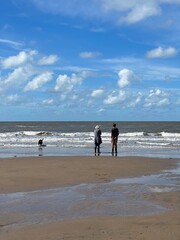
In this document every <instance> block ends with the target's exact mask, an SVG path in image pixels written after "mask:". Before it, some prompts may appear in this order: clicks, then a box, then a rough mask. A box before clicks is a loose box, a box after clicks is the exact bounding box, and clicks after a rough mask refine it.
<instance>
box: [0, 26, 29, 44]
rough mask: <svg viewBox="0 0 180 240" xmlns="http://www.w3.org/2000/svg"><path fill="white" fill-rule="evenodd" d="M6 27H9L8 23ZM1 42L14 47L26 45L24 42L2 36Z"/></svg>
mask: <svg viewBox="0 0 180 240" xmlns="http://www.w3.org/2000/svg"><path fill="white" fill-rule="evenodd" d="M5 27H8V25H6V26H4V28H5ZM0 43H5V44H8V45H11V46H14V47H21V46H23V45H24V44H23V43H20V42H15V41H11V40H9V39H2V38H0Z"/></svg>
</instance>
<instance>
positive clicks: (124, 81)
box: [118, 68, 137, 88]
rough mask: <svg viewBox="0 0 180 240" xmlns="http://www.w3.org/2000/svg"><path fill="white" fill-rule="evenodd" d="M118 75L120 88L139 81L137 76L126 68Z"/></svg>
mask: <svg viewBox="0 0 180 240" xmlns="http://www.w3.org/2000/svg"><path fill="white" fill-rule="evenodd" d="M118 75H119V80H118V85H119V87H120V88H124V87H127V86H129V85H130V84H131V82H132V81H134V80H136V79H137V76H136V75H135V74H134V72H133V71H131V70H129V69H126V68H125V69H122V70H121V71H119V73H118Z"/></svg>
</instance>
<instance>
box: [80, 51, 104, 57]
mask: <svg viewBox="0 0 180 240" xmlns="http://www.w3.org/2000/svg"><path fill="white" fill-rule="evenodd" d="M79 55H80V57H81V58H95V57H99V56H100V55H101V53H100V52H81V53H80V54H79Z"/></svg>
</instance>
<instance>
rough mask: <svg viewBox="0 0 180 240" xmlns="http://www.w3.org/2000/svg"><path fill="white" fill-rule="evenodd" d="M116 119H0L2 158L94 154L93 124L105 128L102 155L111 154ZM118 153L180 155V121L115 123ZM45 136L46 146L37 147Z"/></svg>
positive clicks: (130, 154)
mask: <svg viewBox="0 0 180 240" xmlns="http://www.w3.org/2000/svg"><path fill="white" fill-rule="evenodd" d="M112 123H113V122H0V157H1V158H4V157H15V156H77V155H84V156H85V155H88V156H91V155H93V154H94V127H95V126H96V125H97V124H98V125H100V126H101V130H102V141H103V143H102V145H101V155H111V138H110V132H111V128H112ZM116 124H117V127H118V128H119V132H120V135H119V141H118V156H150V157H165V158H171V157H172V158H174V157H175V158H179V157H180V122H116ZM40 138H43V139H44V144H45V145H46V146H45V147H41V148H40V147H39V146H38V140H39V139H40Z"/></svg>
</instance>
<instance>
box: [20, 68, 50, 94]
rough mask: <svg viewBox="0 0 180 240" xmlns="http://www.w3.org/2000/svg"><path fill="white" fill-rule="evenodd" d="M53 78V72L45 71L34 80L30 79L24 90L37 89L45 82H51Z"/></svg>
mask: <svg viewBox="0 0 180 240" xmlns="http://www.w3.org/2000/svg"><path fill="white" fill-rule="evenodd" d="M51 79H52V72H45V73H42V74H41V75H39V76H37V77H35V78H34V79H33V80H32V81H30V82H29V83H28V84H27V85H26V87H25V88H24V91H25V92H27V91H31V90H36V89H38V88H40V87H42V86H43V85H44V84H45V83H47V82H49V81H50V80H51Z"/></svg>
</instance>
